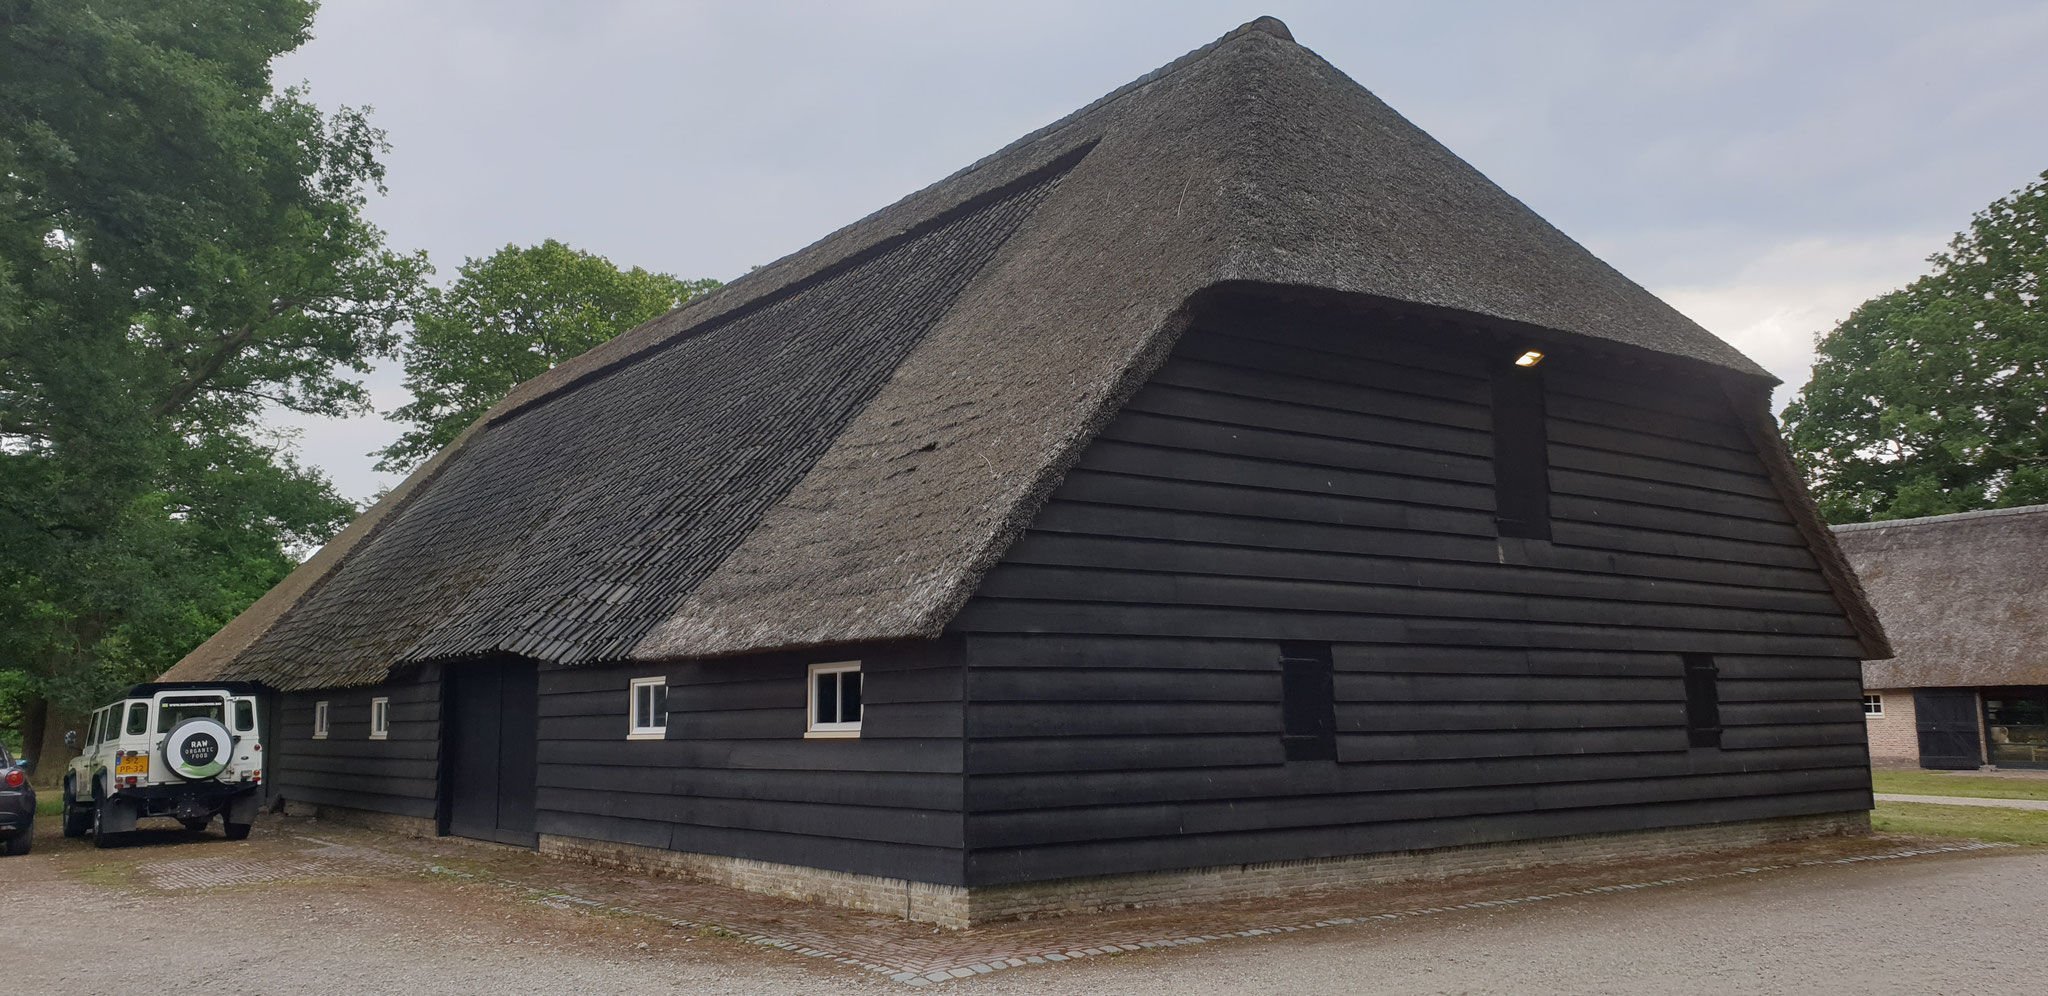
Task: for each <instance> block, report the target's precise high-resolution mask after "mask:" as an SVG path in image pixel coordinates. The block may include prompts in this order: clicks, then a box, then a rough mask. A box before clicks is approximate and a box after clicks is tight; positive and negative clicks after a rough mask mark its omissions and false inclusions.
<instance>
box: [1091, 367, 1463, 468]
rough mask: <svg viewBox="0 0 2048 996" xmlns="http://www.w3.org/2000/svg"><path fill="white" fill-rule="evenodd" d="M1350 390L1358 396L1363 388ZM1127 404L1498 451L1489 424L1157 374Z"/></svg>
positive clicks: (1408, 444) (1362, 438)
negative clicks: (1189, 382)
mask: <svg viewBox="0 0 2048 996" xmlns="http://www.w3.org/2000/svg"><path fill="white" fill-rule="evenodd" d="M1332 386H1333V387H1334V386H1335V385H1332ZM1331 393H1337V392H1331ZM1345 393H1348V394H1351V395H1353V396H1355V395H1356V394H1359V393H1363V392H1357V391H1352V392H1345ZM1331 400H1332V401H1337V400H1338V399H1336V398H1332V399H1331ZM1124 410H1125V411H1134V412H1147V413H1150V414H1153V415H1165V416H1170V417H1173V418H1186V419H1196V420H1199V421H1204V422H1219V423H1223V424H1227V425H1241V426H1245V427H1247V428H1255V429H1269V430H1273V431H1276V432H1287V433H1296V434H1300V435H1306V436H1327V437H1330V438H1333V439H1350V440H1356V441H1358V442H1367V443H1381V444H1385V445H1389V446H1398V447H1401V448H1404V449H1415V450H1425V451H1431V452H1438V453H1459V454H1463V455H1465V456H1471V457H1478V458H1480V459H1488V458H1491V457H1492V455H1493V437H1492V435H1491V433H1489V432H1488V431H1486V430H1485V429H1477V428H1461V427H1458V426H1452V425H1444V424H1441V423H1435V422H1425V421H1417V420H1415V419H1414V417H1413V416H1412V415H1411V416H1409V417H1407V418H1388V417H1385V416H1381V415H1372V414H1363V413H1359V412H1355V411H1345V410H1343V409H1341V408H1334V407H1329V408H1326V407H1320V406H1317V405H1314V404H1312V403H1310V402H1309V399H1308V398H1306V397H1302V396H1296V397H1292V398H1282V399H1274V398H1257V397H1244V396H1242V395H1239V394H1236V393H1231V392H1228V391H1224V390H1196V389H1192V388H1188V387H1177V386H1173V385H1169V384H1162V383H1159V382H1158V381H1157V380H1156V379H1155V380H1154V381H1153V382H1151V383H1149V384H1147V385H1146V386H1145V387H1144V389H1143V390H1140V391H1139V392H1138V393H1137V395H1136V396H1134V397H1133V398H1131V400H1130V401H1129V402H1127V403H1126V405H1125V407H1124Z"/></svg>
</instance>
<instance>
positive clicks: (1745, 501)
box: [1550, 465, 1792, 523]
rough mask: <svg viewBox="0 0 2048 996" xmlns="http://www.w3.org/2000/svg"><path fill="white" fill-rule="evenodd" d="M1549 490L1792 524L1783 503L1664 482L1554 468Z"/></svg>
mask: <svg viewBox="0 0 2048 996" xmlns="http://www.w3.org/2000/svg"><path fill="white" fill-rule="evenodd" d="M1550 490H1551V492H1552V493H1554V494H1568V495H1580V496H1583V497H1587V498H1599V499H1606V500H1609V501H1617V502H1628V503H1632V504H1637V505H1648V506H1652V507H1656V508H1670V509H1676V510H1679V511H1687V512H1697V513H1700V514H1702V515H1713V516H1729V517H1732V518H1742V519H1755V520H1757V521H1759V522H1778V523H1789V522H1791V521H1792V513H1790V512H1788V511H1786V510H1785V504H1784V502H1783V501H1781V500H1778V499H1775V498H1759V497H1756V496H1754V495H1744V494H1735V493H1732V492H1728V491H1713V490H1710V489H1707V488H1694V487H1687V486H1686V485H1683V484H1673V483H1670V482H1667V481H1652V480H1645V479H1643V478H1637V477H1620V476H1616V475H1613V474H1597V473H1592V472H1589V471H1583V470H1574V469H1572V468H1570V467H1559V466H1556V465H1552V466H1551V468H1550Z"/></svg>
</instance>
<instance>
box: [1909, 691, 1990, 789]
mask: <svg viewBox="0 0 2048 996" xmlns="http://www.w3.org/2000/svg"><path fill="white" fill-rule="evenodd" d="M1913 712H1914V714H1915V720H1916V722H1917V723H1918V724H1919V727H1920V766H1921V767H1923V768H1938V769H1943V770H1948V771H1964V770H1969V769H1973V768H1976V767H1978V766H1980V765H1982V764H1983V763H1984V748H1983V741H1982V739H1981V738H1980V737H1979V736H1978V733H1977V690H1976V689H1974V688H1916V689H1914V690H1913Z"/></svg>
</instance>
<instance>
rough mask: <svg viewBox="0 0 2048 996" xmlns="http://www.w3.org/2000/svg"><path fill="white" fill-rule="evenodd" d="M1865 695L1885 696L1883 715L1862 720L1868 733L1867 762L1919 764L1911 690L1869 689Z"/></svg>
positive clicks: (1918, 739) (1917, 736)
mask: <svg viewBox="0 0 2048 996" xmlns="http://www.w3.org/2000/svg"><path fill="white" fill-rule="evenodd" d="M1864 694H1866V695H1882V696H1884V715H1882V716H1869V715H1866V716H1864V717H1863V721H1864V727H1865V729H1867V730H1869V731H1870V759H1871V760H1872V761H1873V762H1885V761H1893V762H1901V761H1909V762H1912V763H1914V764H1918V763H1919V762H1920V734H1919V731H1918V727H1917V726H1916V725H1915V721H1914V718H1913V690H1912V689H1910V688H1882V689H1879V688H1868V689H1864Z"/></svg>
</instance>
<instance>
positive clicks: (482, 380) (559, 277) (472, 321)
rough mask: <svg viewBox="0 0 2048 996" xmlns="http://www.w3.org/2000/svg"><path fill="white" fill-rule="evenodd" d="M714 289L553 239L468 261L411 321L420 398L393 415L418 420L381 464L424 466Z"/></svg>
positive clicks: (412, 367)
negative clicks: (553, 372)
mask: <svg viewBox="0 0 2048 996" xmlns="http://www.w3.org/2000/svg"><path fill="white" fill-rule="evenodd" d="M717 286H719V284H718V281H716V280H683V279H680V278H678V277H675V276H672V275H670V274H666V273H649V272H648V271H646V270H643V269H641V268H639V267H637V266H636V267H634V268H632V269H630V270H621V269H619V268H618V267H617V266H614V265H612V262H611V261H610V260H608V259H605V258H604V257H602V256H596V255H592V254H590V253H586V252H579V251H577V250H575V249H571V248H569V247H568V246H566V245H563V244H562V243H560V242H557V241H555V240H553V239H549V240H547V241H546V242H543V243H541V244H540V245H537V246H530V247H527V248H520V247H519V246H513V245H508V246H506V247H505V248H503V249H500V250H498V251H497V252H495V253H493V254H491V255H490V256H489V257H487V258H484V259H470V260H467V261H465V262H464V263H463V265H462V270H461V272H460V275H459V276H458V277H457V278H456V280H455V283H454V285H453V286H451V287H449V288H448V289H446V290H440V289H435V290H433V291H430V292H429V296H428V300H427V303H426V304H425V306H424V307H422V308H421V309H420V312H419V314H418V315H417V316H416V317H415V318H414V322H413V333H412V337H411V340H410V341H409V342H408V343H407V344H406V346H405V350H404V352H405V370H406V375H405V386H406V387H407V388H409V389H410V390H411V391H412V394H413V398H414V400H413V402H412V403H411V404H408V405H405V406H404V407H402V408H399V409H398V410H397V411H395V412H394V413H392V416H391V417H392V418H393V419H394V420H396V421H401V422H408V423H411V425H412V427H411V428H410V429H407V430H406V432H405V434H404V435H402V436H400V437H399V439H398V441H397V442H395V443H393V444H391V446H389V447H388V448H386V449H385V450H384V451H383V452H382V453H381V454H379V455H380V456H381V457H382V458H383V459H382V460H381V461H380V462H379V463H378V465H377V467H378V469H379V470H388V471H409V470H411V469H412V468H414V467H417V466H418V465H419V464H421V463H423V462H425V461H426V459H427V458H428V457H430V456H433V455H434V453H435V452H437V451H439V450H440V449H441V448H442V447H444V446H447V445H448V444H449V443H450V442H452V441H454V439H455V437H456V436H458V435H460V434H461V433H462V430H463V429H465V428H467V427H468V426H469V424H470V423H472V422H475V421H476V420H477V419H478V418H480V417H482V415H483V414H484V412H485V411H486V410H488V409H489V408H490V407H491V406H492V405H494V404H497V403H498V401H499V400H500V399H502V398H503V397H505V395H506V394H508V393H510V392H511V390H512V388H513V387H515V386H517V385H518V384H519V383H520V382H522V381H525V380H529V379H531V378H533V377H536V376H539V375H540V374H542V373H544V372H546V371H547V370H548V369H550V368H552V367H553V366H554V365H555V364H557V363H560V362H562V361H563V360H566V359H568V358H569V357H572V356H575V355H577V354H579V353H582V352H583V351H585V350H587V349H590V348H591V347H592V346H596V345H598V344H599V343H602V342H605V341H607V340H609V339H611V338H612V337H613V336H615V335H618V334H619V333H621V332H624V331H626V330H628V329H631V328H633V327H634V326H636V325H639V324H640V323H642V322H645V321H647V320H648V319H651V318H655V317H658V316H660V315H662V314H664V313H666V312H667V311H669V310H670V309H672V308H675V307H678V306H680V305H682V304H685V303H687V302H688V301H690V300H691V299H692V298H695V297H697V296H699V295H701V294H704V293H706V292H708V291H710V290H712V289H713V288H716V287H717Z"/></svg>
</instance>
